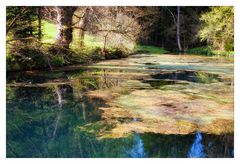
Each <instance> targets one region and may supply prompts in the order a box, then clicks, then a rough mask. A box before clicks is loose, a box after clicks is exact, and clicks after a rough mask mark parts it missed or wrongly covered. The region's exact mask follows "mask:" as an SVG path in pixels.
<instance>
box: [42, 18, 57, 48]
mask: <svg viewBox="0 0 240 164" xmlns="http://www.w3.org/2000/svg"><path fill="white" fill-rule="evenodd" d="M42 31H43V38H42V42H43V43H51V44H53V43H54V42H55V38H56V35H57V25H55V24H54V23H50V22H48V21H46V20H43V21H42Z"/></svg>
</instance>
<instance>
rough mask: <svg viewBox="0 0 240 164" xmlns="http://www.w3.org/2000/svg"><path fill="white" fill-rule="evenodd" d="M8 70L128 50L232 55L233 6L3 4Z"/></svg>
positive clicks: (86, 59) (111, 56) (85, 60)
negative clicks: (15, 5) (47, 5)
mask: <svg viewBox="0 0 240 164" xmlns="http://www.w3.org/2000/svg"><path fill="white" fill-rule="evenodd" d="M6 26H7V27H6V35H7V70H8V71H15V70H31V69H43V68H44V69H53V68H54V67H58V66H64V65H70V64H86V63H87V64H89V63H92V62H95V61H99V60H104V59H114V58H122V57H127V56H128V55H130V54H133V53H156V54H162V53H169V52H175V53H195V54H201V55H218V56H228V57H229V56H232V54H233V50H234V47H233V41H234V31H233V27H234V11H233V7H183V6H178V7H167V6H162V7H134V6H130V7H124V6H111V7H97V6H92V7H91V6H83V7H76V6H68V7H62V6H61V7H60V6H56V7H53V6H51V7H24V6H21V7H10V6H9V7H7V25H6Z"/></svg>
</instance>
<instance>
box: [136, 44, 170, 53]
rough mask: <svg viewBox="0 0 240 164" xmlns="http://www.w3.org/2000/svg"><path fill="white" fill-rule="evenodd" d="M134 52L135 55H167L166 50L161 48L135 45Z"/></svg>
mask: <svg viewBox="0 0 240 164" xmlns="http://www.w3.org/2000/svg"><path fill="white" fill-rule="evenodd" d="M134 51H135V52H136V53H149V54H164V53H168V51H167V50H165V49H163V48H161V47H156V46H147V45H136V46H135V47H134Z"/></svg>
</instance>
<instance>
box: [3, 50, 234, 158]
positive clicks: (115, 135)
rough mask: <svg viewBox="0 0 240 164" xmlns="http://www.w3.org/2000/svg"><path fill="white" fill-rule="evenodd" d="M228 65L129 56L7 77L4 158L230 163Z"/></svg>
mask: <svg viewBox="0 0 240 164" xmlns="http://www.w3.org/2000/svg"><path fill="white" fill-rule="evenodd" d="M233 133H234V132H233V64H232V63H228V62H227V61H225V60H222V59H221V60H220V59H214V58H211V57H198V56H191V55H180V56H179V55H178V56H177V55H133V56H131V57H129V58H126V59H121V60H109V61H103V62H99V63H96V64H93V65H91V66H71V67H66V68H62V69H58V70H54V71H53V72H44V71H42V72H41V71H33V72H18V73H8V74H7V157H68V158H74V157H78V158H97V157H98V158H99V157H103V158H107V157H118V158H147V157H152V158H179V157H181V158H182V157H184V158H185V157H190V158H191V157H193V158H197V157H199V158H204V157H214V158H215V157H234V139H233Z"/></svg>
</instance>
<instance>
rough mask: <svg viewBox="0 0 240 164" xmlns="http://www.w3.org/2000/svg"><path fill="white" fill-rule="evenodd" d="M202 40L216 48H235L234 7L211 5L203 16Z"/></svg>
mask: <svg viewBox="0 0 240 164" xmlns="http://www.w3.org/2000/svg"><path fill="white" fill-rule="evenodd" d="M200 19H201V21H202V27H201V30H200V33H199V34H200V37H201V39H202V41H207V42H208V44H209V45H210V46H211V47H212V48H213V49H216V50H226V51H229V50H233V46H234V45H233V42H234V10H233V7H229V6H221V7H211V10H210V11H209V12H206V13H204V14H202V16H201V18H200Z"/></svg>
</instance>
